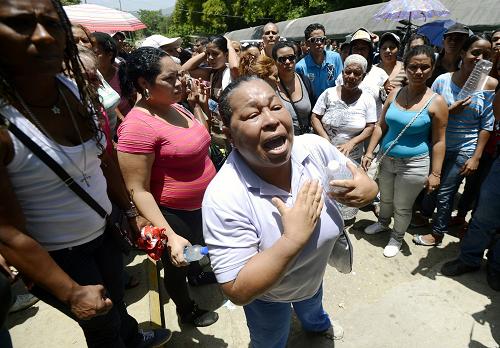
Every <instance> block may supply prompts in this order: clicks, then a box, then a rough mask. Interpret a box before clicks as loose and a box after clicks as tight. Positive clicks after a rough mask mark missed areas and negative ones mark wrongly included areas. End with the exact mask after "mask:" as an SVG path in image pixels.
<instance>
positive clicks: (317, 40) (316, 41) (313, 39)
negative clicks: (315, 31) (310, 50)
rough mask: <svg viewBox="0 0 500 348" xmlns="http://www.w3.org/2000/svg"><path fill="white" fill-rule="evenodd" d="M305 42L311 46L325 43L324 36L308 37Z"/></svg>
mask: <svg viewBox="0 0 500 348" xmlns="http://www.w3.org/2000/svg"><path fill="white" fill-rule="evenodd" d="M307 41H308V42H309V43H311V44H324V43H325V41H326V36H319V37H310V38H309V39H307Z"/></svg>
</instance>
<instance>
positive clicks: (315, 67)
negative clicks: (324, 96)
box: [295, 23, 343, 105]
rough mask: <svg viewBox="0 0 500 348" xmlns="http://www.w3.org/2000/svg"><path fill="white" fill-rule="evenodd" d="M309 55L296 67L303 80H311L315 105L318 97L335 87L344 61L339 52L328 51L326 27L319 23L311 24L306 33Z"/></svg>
mask: <svg viewBox="0 0 500 348" xmlns="http://www.w3.org/2000/svg"><path fill="white" fill-rule="evenodd" d="M304 36H305V39H306V44H307V47H309V53H308V54H307V55H306V56H305V57H304V59H301V60H300V61H299V62H298V63H297V65H295V71H296V72H297V73H298V74H299V75H300V76H301V77H302V79H303V80H305V79H309V81H311V85H312V89H313V100H311V104H312V105H314V104H315V103H316V100H317V99H318V97H319V96H320V95H321V93H323V91H324V90H326V89H327V88H329V87H333V86H335V80H336V79H337V77H338V76H339V75H340V73H341V72H342V69H343V64H342V59H341V58H340V55H339V54H338V53H337V52H333V51H326V50H325V42H326V31H325V27H324V26H323V25H321V24H319V23H314V24H310V25H308V26H307V28H306V30H305V31H304Z"/></svg>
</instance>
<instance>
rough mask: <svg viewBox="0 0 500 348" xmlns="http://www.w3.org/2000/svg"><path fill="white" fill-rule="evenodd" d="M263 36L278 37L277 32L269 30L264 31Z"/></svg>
mask: <svg viewBox="0 0 500 348" xmlns="http://www.w3.org/2000/svg"><path fill="white" fill-rule="evenodd" d="M264 35H268V36H269V35H278V32H277V31H272V30H269V31H265V32H264Z"/></svg>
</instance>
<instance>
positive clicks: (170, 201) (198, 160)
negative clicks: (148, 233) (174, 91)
mask: <svg viewBox="0 0 500 348" xmlns="http://www.w3.org/2000/svg"><path fill="white" fill-rule="evenodd" d="M172 106H173V107H174V108H175V109H176V110H177V111H179V112H180V113H182V114H184V115H187V116H188V117H189V118H191V119H192V121H193V122H192V125H191V127H189V128H183V127H178V126H174V125H172V124H170V123H168V122H166V121H165V120H163V119H161V118H160V117H158V116H151V115H150V114H148V113H145V112H144V111H142V110H141V109H139V108H133V109H132V110H131V111H130V112H129V113H128V115H127V117H126V118H125V120H124V121H123V123H122V124H121V125H120V127H119V128H118V145H117V150H118V151H121V152H126V153H132V154H151V153H153V154H154V155H155V160H154V162H153V166H152V168H151V179H150V190H151V194H152V195H153V197H154V198H155V200H156V202H157V203H158V205H160V206H164V207H168V208H172V209H179V210H196V209H200V208H201V201H202V200H203V195H204V194H205V190H206V188H207V186H208V184H209V183H210V181H211V180H212V179H213V177H214V176H215V167H214V166H213V164H212V161H211V160H210V157H209V156H208V153H209V152H208V148H209V146H210V135H209V134H208V132H207V130H206V129H205V127H204V126H203V125H202V124H200V123H199V122H198V121H197V120H196V119H195V118H194V117H193V115H192V114H191V113H190V112H189V111H187V110H186V109H185V108H183V107H182V106H180V105H179V104H173V105H172Z"/></svg>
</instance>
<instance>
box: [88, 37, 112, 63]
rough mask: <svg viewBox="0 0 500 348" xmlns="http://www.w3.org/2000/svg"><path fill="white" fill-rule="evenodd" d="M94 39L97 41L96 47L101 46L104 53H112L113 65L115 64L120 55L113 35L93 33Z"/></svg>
mask: <svg viewBox="0 0 500 348" xmlns="http://www.w3.org/2000/svg"><path fill="white" fill-rule="evenodd" d="M92 37H93V38H94V39H95V42H96V45H99V46H100V47H101V48H102V49H103V51H104V52H106V53H111V63H113V62H114V60H115V58H116V56H117V54H118V47H117V46H116V41H115V39H113V38H112V37H111V35H109V34H106V33H101V32H99V31H97V32H95V33H92Z"/></svg>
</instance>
